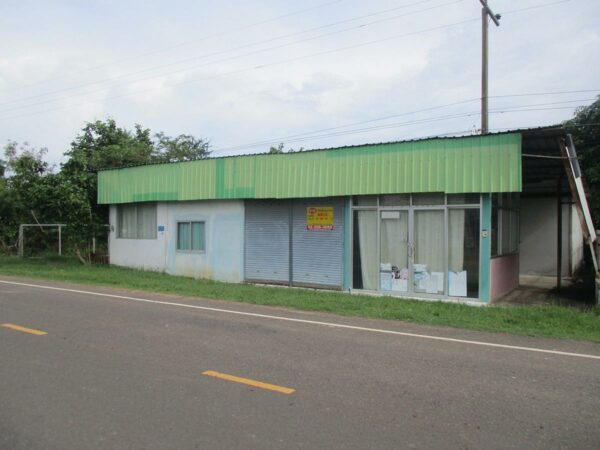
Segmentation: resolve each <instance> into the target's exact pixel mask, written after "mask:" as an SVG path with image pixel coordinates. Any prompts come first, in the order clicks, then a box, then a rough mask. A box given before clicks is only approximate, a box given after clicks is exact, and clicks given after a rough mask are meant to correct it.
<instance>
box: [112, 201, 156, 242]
mask: <svg viewBox="0 0 600 450" xmlns="http://www.w3.org/2000/svg"><path fill="white" fill-rule="evenodd" d="M117 228H118V230H117V237H118V238H122V239H156V203H130V204H126V205H118V206H117Z"/></svg>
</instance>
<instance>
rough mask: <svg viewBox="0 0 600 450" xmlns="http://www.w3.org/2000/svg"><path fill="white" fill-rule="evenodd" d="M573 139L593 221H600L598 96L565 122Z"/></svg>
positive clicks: (599, 98)
mask: <svg viewBox="0 0 600 450" xmlns="http://www.w3.org/2000/svg"><path fill="white" fill-rule="evenodd" d="M565 127H566V129H567V132H569V133H571V134H572V135H573V141H574V143H575V148H576V149H577V154H578V156H579V161H580V165H581V170H582V171H583V175H584V179H585V181H586V184H587V188H588V200H589V202H590V208H591V210H592V216H593V218H594V223H596V224H599V223H600V97H598V99H597V100H596V101H595V102H594V103H592V104H591V105H588V106H584V107H582V108H579V109H578V110H577V111H576V112H575V116H574V117H573V119H571V120H569V121H567V122H566V123H565Z"/></svg>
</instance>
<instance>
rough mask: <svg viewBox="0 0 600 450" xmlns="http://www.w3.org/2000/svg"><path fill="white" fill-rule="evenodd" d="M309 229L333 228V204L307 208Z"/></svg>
mask: <svg viewBox="0 0 600 450" xmlns="http://www.w3.org/2000/svg"><path fill="white" fill-rule="evenodd" d="M306 229H307V230H333V206H309V207H308V208H306Z"/></svg>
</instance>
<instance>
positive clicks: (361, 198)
mask: <svg viewBox="0 0 600 450" xmlns="http://www.w3.org/2000/svg"><path fill="white" fill-rule="evenodd" d="M353 203H354V206H377V196H376V195H357V196H355V197H354V201H353Z"/></svg>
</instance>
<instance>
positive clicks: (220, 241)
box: [109, 201, 244, 282]
mask: <svg viewBox="0 0 600 450" xmlns="http://www.w3.org/2000/svg"><path fill="white" fill-rule="evenodd" d="M116 209H117V208H116V206H114V205H111V208H110V224H111V230H113V231H111V233H110V239H109V246H110V262H111V264H115V265H119V266H127V267H135V268H140V269H144V270H155V271H164V272H167V273H169V274H172V275H182V276H189V277H193V278H210V279H214V280H221V281H229V282H240V281H242V280H243V279H244V202H243V201H197V202H159V203H158V204H157V222H156V223H157V226H158V227H160V226H163V227H164V229H165V231H164V232H157V238H156V239H120V238H117V237H116V236H117V217H116ZM186 220H190V221H203V222H204V223H205V239H206V251H204V252H182V251H178V250H177V222H178V221H186Z"/></svg>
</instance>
